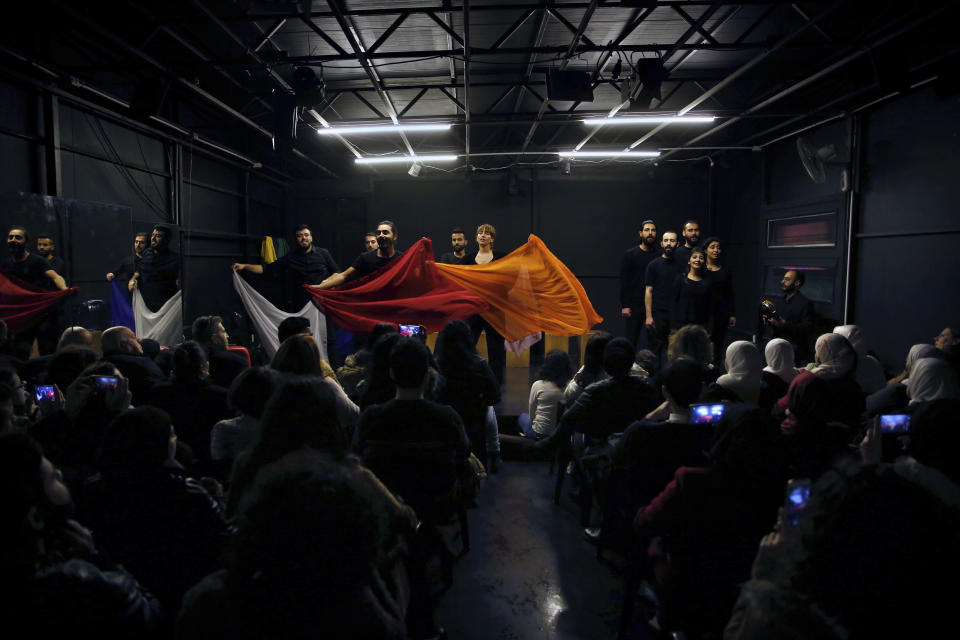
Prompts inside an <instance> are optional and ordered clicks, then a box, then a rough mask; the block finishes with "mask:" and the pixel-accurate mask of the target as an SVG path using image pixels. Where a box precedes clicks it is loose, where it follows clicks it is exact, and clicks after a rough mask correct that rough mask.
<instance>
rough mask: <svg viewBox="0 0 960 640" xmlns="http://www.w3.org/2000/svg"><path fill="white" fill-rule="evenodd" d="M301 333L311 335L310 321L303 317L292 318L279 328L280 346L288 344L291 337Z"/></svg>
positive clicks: (285, 320)
mask: <svg viewBox="0 0 960 640" xmlns="http://www.w3.org/2000/svg"><path fill="white" fill-rule="evenodd" d="M301 333H303V334H307V335H311V334H310V320H309V319H307V318H304V317H303V316H290V317H289V318H286V319H284V321H283V322H281V323H280V326H278V327H277V339H278V340H279V341H280V344H283V343H284V342H286V340H287V338H289V337H290V336H296V335H300V334H301Z"/></svg>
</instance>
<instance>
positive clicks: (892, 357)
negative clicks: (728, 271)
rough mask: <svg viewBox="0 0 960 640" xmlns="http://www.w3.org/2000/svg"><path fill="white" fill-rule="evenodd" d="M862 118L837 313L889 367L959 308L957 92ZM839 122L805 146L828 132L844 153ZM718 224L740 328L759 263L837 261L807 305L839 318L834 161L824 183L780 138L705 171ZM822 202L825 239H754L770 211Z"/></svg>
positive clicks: (798, 211) (845, 136)
mask: <svg viewBox="0 0 960 640" xmlns="http://www.w3.org/2000/svg"><path fill="white" fill-rule="evenodd" d="M856 117H857V118H859V121H860V125H861V127H862V134H861V137H860V140H861V142H860V145H859V147H858V148H856V149H854V151H853V153H854V154H857V153H859V154H860V158H861V159H862V163H863V165H862V179H861V181H860V185H859V187H860V189H859V192H858V193H857V194H855V196H854V227H853V254H852V263H851V265H850V266H851V273H850V291H849V295H850V305H849V309H848V310H847V311H848V322H850V323H852V324H858V325H860V326H861V327H862V328H863V330H864V332H865V334H866V336H867V338H868V340H869V342H870V345H871V347H872V348H873V349H874V350H875V351H876V352H877V354H878V355H879V356H880V358H881V361H882V362H883V364H884V365H885V366H886V367H887V368H888V370H890V371H893V370H898V369H899V368H902V366H903V359H904V357H905V356H906V352H907V350H908V349H909V347H910V345H911V344H914V343H917V342H931V341H932V337H933V336H934V335H936V334H937V333H938V332H939V331H940V329H942V328H943V327H944V326H947V325H949V324H955V323H957V322H958V318H960V302H958V298H957V295H956V285H955V283H953V282H952V278H951V277H950V276H951V275H952V274H954V273H956V271H957V267H958V266H960V257H958V256H960V254H958V249H960V243H958V238H960V236H958V233H960V222H958V218H957V214H956V204H955V203H956V202H958V201H960V181H958V180H957V176H958V175H960V161H958V156H957V154H956V146H957V142H958V140H960V100H958V99H957V98H950V99H946V100H939V99H938V98H937V97H936V95H935V93H934V91H933V90H932V89H920V90H917V91H915V92H913V93H911V94H908V95H906V96H903V97H900V98H897V99H894V100H891V101H889V102H886V103H882V104H880V105H878V106H876V107H874V108H872V109H870V110H866V111H864V112H861V113H860V114H858V115H857V116H856ZM850 131H851V129H850V125H849V121H847V120H842V121H838V122H835V123H831V124H830V125H827V126H824V127H821V128H819V129H816V130H812V131H810V132H806V133H804V136H806V137H808V138H809V139H810V140H811V141H812V142H813V143H814V145H815V146H817V145H821V144H826V143H828V142H833V143H835V144H837V146H838V152H839V154H840V159H847V158H850V157H851V156H850V155H849V154H850V150H849V148H848V145H847V143H848V141H849V135H850ZM715 176H716V183H717V185H718V186H717V198H716V205H715V206H716V212H717V221H718V222H717V225H718V228H719V230H720V234H721V236H722V237H724V238H725V239H726V240H727V244H728V246H729V247H730V249H731V251H728V252H727V255H726V259H727V261H728V263H730V264H732V265H734V272H735V273H738V274H739V275H740V277H738V280H737V315H738V318H741V317H742V318H743V319H744V322H741V323H738V324H739V325H740V326H741V327H742V328H744V329H747V330H749V331H753V330H754V329H755V327H756V304H757V302H758V301H759V299H760V297H761V295H762V293H763V292H764V288H763V286H762V285H763V276H764V272H765V271H764V268H765V266H767V265H770V264H784V265H786V264H790V263H791V262H798V263H799V264H823V265H830V266H832V267H835V268H836V270H837V271H836V273H837V276H836V282H835V285H836V295H835V298H834V302H833V303H832V304H818V310H819V311H820V312H821V313H822V314H824V315H826V316H828V317H830V318H834V319H836V320H838V321H841V320H842V319H843V313H844V305H843V301H844V284H845V283H844V275H845V268H846V239H847V235H848V234H847V222H848V218H847V205H848V202H847V199H846V198H847V195H846V194H843V193H841V192H840V183H839V176H840V171H839V168H831V169H829V170H828V180H827V182H826V183H825V184H823V185H817V184H815V183H814V182H813V181H811V180H810V179H809V178H808V177H807V175H806V173H805V172H804V170H803V167H802V165H801V163H800V160H799V157H798V155H797V151H796V139H795V138H790V139H788V140H784V141H783V142H781V143H778V144H776V145H771V146H770V147H767V148H765V150H764V152H763V153H752V154H749V155H741V156H738V157H736V158H732V159H730V162H729V168H727V169H721V168H717V169H716V170H715ZM825 210H836V211H837V212H838V222H839V223H840V228H839V230H838V243H839V244H838V247H837V248H836V249H794V250H770V249H766V248H765V231H766V222H767V220H769V219H770V218H778V217H784V216H790V215H803V214H805V213H814V212H819V211H825Z"/></svg>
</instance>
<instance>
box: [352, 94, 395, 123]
mask: <svg viewBox="0 0 960 640" xmlns="http://www.w3.org/2000/svg"><path fill="white" fill-rule="evenodd" d="M350 93H352V94H353V95H354V97H355V98H356V99H357V100H359V101H360V102H362V103H363V104H365V105H366V106H367V108H368V109H370V111H373V112H374V113H375V114H377V117H378V118H386V117H387V116H385V115H383V114H382V113H380V110H379V109H377V108H376V107H375V106H373V105H372V104H370V101H369V100H367V99H366V98H364V97H363V95H362V94H361V93H360V92H359V91H351V92H350Z"/></svg>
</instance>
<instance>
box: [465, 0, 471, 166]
mask: <svg viewBox="0 0 960 640" xmlns="http://www.w3.org/2000/svg"><path fill="white" fill-rule="evenodd" d="M463 118H464V130H463V145H464V153H465V156H464V162H466V163H467V164H470V0H463Z"/></svg>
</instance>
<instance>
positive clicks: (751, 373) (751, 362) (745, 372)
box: [717, 340, 763, 396]
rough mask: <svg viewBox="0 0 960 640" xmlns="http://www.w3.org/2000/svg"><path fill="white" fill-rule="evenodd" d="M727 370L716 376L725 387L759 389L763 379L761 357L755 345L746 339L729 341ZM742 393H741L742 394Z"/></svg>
mask: <svg viewBox="0 0 960 640" xmlns="http://www.w3.org/2000/svg"><path fill="white" fill-rule="evenodd" d="M726 366H727V372H726V373H725V374H723V375H722V376H720V377H719V378H717V384H718V385H720V386H721V387H724V388H725V389H733V390H734V391H737V390H738V389H759V388H760V382H761V380H762V379H763V359H761V358H760V350H759V349H757V345H755V344H753V343H752V342H747V341H746V340H737V341H736V342H731V343H730V346H729V347H727V357H726ZM742 395H743V394H741V396H742Z"/></svg>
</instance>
